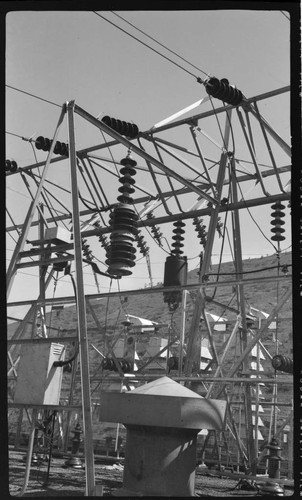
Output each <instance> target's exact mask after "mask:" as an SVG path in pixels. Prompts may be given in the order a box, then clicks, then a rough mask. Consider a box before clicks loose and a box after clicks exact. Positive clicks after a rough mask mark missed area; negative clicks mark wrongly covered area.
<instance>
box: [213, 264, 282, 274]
mask: <svg viewBox="0 0 302 500" xmlns="http://www.w3.org/2000/svg"><path fill="white" fill-rule="evenodd" d="M285 267H292V264H286V266H285ZM272 269H279V266H271V267H263V268H261V269H254V270H253V271H242V273H240V274H252V273H261V272H262V271H271V270H272ZM234 274H237V273H236V272H233V273H210V274H208V275H207V276H233V275H234Z"/></svg>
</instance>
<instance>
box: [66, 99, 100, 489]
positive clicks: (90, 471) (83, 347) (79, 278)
mask: <svg viewBox="0 0 302 500" xmlns="http://www.w3.org/2000/svg"><path fill="white" fill-rule="evenodd" d="M66 107H67V115H68V132H69V161H70V175H71V193H72V224H73V240H74V253H75V270H76V287H77V316H78V334H79V349H80V367H81V387H82V408H83V428H84V448H85V464H86V466H85V475H86V496H92V495H93V493H94V487H95V476H94V457H93V441H92V415H91V400H90V382H89V357H88V337H87V324H86V310H85V295H84V280H83V265H82V242H81V229H80V213H79V200H78V183H77V157H76V150H75V130H74V108H75V103H74V101H70V102H68V103H66Z"/></svg>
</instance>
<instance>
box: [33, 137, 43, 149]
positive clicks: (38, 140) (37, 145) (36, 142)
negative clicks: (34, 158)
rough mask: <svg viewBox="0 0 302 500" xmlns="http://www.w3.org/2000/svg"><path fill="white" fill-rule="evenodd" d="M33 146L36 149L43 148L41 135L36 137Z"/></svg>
mask: <svg viewBox="0 0 302 500" xmlns="http://www.w3.org/2000/svg"><path fill="white" fill-rule="evenodd" d="M35 146H36V149H42V148H43V146H44V137H42V135H40V136H39V137H37V139H36V140H35Z"/></svg>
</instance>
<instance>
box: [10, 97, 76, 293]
mask: <svg viewBox="0 0 302 500" xmlns="http://www.w3.org/2000/svg"><path fill="white" fill-rule="evenodd" d="M65 113H66V109H65V106H63V107H62V111H61V115H60V118H59V121H58V124H57V127H56V130H55V133H54V136H53V140H52V144H51V147H50V150H49V153H48V155H47V159H46V162H45V168H44V170H43V173H42V176H41V181H40V184H39V186H38V188H37V191H36V196H35V199H34V200H33V201H32V202H31V204H30V207H29V210H28V213H27V216H26V219H25V222H24V225H23V230H22V233H21V236H20V238H19V239H18V242H17V244H16V247H15V250H14V253H13V256H12V258H11V261H10V263H9V267H8V270H7V274H6V286H7V295H9V292H10V290H11V287H12V284H13V278H14V276H15V273H16V264H17V263H18V261H19V259H20V255H19V254H20V252H22V250H23V248H24V245H25V243H26V239H27V236H28V233H29V230H30V227H31V222H32V219H33V216H34V213H35V210H36V208H37V205H38V201H39V199H40V195H41V193H42V189H43V184H44V180H45V178H46V174H47V172H48V169H49V165H50V160H51V157H52V154H53V151H54V149H55V144H56V140H57V137H58V134H59V130H60V127H61V125H62V122H63V119H64V116H65Z"/></svg>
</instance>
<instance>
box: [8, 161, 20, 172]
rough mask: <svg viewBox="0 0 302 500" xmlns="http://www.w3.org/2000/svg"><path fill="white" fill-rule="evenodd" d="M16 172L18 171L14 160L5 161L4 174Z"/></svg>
mask: <svg viewBox="0 0 302 500" xmlns="http://www.w3.org/2000/svg"><path fill="white" fill-rule="evenodd" d="M17 170H18V164H17V162H16V161H15V160H5V171H6V172H16V171H17Z"/></svg>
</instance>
